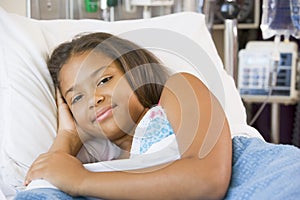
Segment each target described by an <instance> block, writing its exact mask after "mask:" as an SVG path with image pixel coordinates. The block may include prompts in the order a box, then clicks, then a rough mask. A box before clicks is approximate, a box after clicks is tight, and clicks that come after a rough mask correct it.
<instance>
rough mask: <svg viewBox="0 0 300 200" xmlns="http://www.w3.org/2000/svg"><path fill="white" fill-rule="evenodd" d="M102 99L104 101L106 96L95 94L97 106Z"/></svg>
mask: <svg viewBox="0 0 300 200" xmlns="http://www.w3.org/2000/svg"><path fill="white" fill-rule="evenodd" d="M102 101H104V96H102V95H96V96H95V106H97V105H98V104H100V103H101V102H102Z"/></svg>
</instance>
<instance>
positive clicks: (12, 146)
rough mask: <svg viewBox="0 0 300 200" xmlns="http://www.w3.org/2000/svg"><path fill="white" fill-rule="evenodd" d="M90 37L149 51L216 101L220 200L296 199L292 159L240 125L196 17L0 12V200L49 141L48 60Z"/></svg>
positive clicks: (53, 124) (17, 186)
mask: <svg viewBox="0 0 300 200" xmlns="http://www.w3.org/2000/svg"><path fill="white" fill-rule="evenodd" d="M95 31H104V32H109V33H112V34H116V35H118V36H120V37H122V38H126V39H129V40H132V41H133V42H136V43H137V44H139V45H141V46H142V47H145V48H147V49H149V50H150V51H152V52H153V53H154V54H155V55H157V56H158V57H159V58H160V59H161V60H162V62H163V63H164V64H165V65H166V66H168V67H170V68H171V69H172V70H173V71H174V72H176V71H185V72H189V73H192V74H194V75H196V76H197V77H199V78H200V79H201V80H202V81H203V82H204V83H205V84H206V85H207V87H208V88H209V89H210V90H211V91H212V93H213V94H214V95H215V96H216V97H217V98H218V100H219V102H220V103H221V105H222V107H223V108H224V110H225V113H226V116H227V118H228V121H229V126H230V129H231V134H232V138H233V141H234V142H233V145H234V146H233V151H234V155H233V174H232V180H231V184H230V187H229V190H228V194H227V196H226V199H257V197H266V198H270V197H271V198H273V199H274V198H275V197H278V198H279V199H280V198H282V197H286V198H285V199H289V198H290V199H293V198H294V197H296V196H298V197H300V190H299V188H300V181H298V180H300V153H299V152H300V151H298V149H297V148H296V147H293V146H289V145H274V144H269V143H266V142H265V141H264V140H263V138H262V136H261V135H260V133H259V132H258V131H257V130H256V129H254V128H253V127H251V126H249V125H248V124H247V121H246V112H245V108H244V106H243V103H242V100H241V98H240V95H239V93H238V92H237V90H236V87H235V83H234V81H233V79H232V77H230V76H229V75H228V74H227V73H226V71H225V70H224V69H223V64H222V61H221V59H220V57H219V55H218V53H217V50H216V48H215V45H214V42H213V40H212V38H211V35H210V33H209V31H208V30H207V27H206V25H205V19H204V16H203V15H202V14H199V13H198V14H197V13H192V12H183V13H177V14H171V15H167V16H162V17H156V18H151V19H140V20H125V21H118V22H104V21H101V20H90V19H89V20H48V21H42V20H33V19H28V18H25V17H21V16H17V15H14V14H9V13H7V12H5V11H4V10H2V9H1V8H0V35H1V37H0V44H1V46H0V72H1V73H0V142H1V146H0V178H1V179H0V187H1V192H0V199H1V198H7V199H12V198H13V197H14V195H15V194H16V192H17V191H19V190H22V189H23V180H24V176H25V174H26V171H27V170H28V167H29V166H30V165H31V163H32V162H33V161H34V160H35V158H36V157H37V156H38V155H39V154H40V153H43V152H46V151H47V149H48V148H49V146H50V145H51V143H52V141H53V139H54V137H55V133H56V128H57V121H56V104H55V97H54V87H53V83H52V80H51V77H50V74H49V72H48V69H47V66H46V60H47V58H48V56H49V54H50V53H51V51H52V50H53V49H54V48H55V47H56V46H57V45H58V44H60V43H62V42H64V41H66V40H70V39H71V38H73V37H74V36H75V35H77V34H79V33H82V32H95ZM275 146H276V148H274V147H275ZM91 148H92V147H91ZM87 151H89V150H88V148H87ZM94 153H95V152H94ZM275 155H276V159H274V157H275ZM125 167H126V166H125ZM269 170H270V171H269ZM290 177H294V178H293V179H291V178H290ZM187 192H188V191H187Z"/></svg>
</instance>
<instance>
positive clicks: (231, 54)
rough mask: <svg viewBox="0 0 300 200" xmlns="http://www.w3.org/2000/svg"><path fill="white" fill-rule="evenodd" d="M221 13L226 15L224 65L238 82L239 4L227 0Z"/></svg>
mask: <svg viewBox="0 0 300 200" xmlns="http://www.w3.org/2000/svg"><path fill="white" fill-rule="evenodd" d="M221 14H222V16H223V17H224V19H225V20H224V25H225V30H224V66H225V70H226V71H227V73H228V74H229V75H230V76H232V78H233V79H234V82H235V83H236V84H237V66H238V61H237V57H238V38H237V16H238V14H239V6H238V5H237V3H236V1H235V0H226V1H224V3H223V4H222V5H221Z"/></svg>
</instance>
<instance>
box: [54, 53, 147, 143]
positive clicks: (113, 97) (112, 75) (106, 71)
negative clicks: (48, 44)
mask: <svg viewBox="0 0 300 200" xmlns="http://www.w3.org/2000/svg"><path fill="white" fill-rule="evenodd" d="M59 80H60V87H61V93H62V95H63V97H64V98H65V100H66V102H67V104H68V106H69V108H70V110H71V112H72V114H73V117H74V119H75V121H76V123H77V126H78V127H79V128H80V129H81V131H83V132H84V133H87V134H89V135H92V136H96V137H99V136H100V137H101V136H103V135H105V136H106V137H107V138H108V139H110V140H112V141H114V140H117V139H120V138H121V137H123V136H124V135H125V134H132V132H133V130H134V128H135V126H136V124H137V123H138V121H139V120H140V118H141V117H142V116H143V113H144V112H145V108H144V107H143V105H142V104H141V103H140V102H139V100H138V98H137V96H136V95H135V94H134V92H133V90H132V89H131V87H130V85H129V84H128V82H127V80H126V78H125V76H124V73H123V72H122V70H121V67H120V66H119V64H118V63H117V62H113V60H112V59H111V58H109V57H108V56H106V55H104V54H102V53H92V52H86V53H83V54H79V55H74V56H72V57H71V58H70V59H69V61H68V62H67V63H66V64H65V65H64V66H63V67H62V69H61V71H60V73H59ZM81 131H79V132H81Z"/></svg>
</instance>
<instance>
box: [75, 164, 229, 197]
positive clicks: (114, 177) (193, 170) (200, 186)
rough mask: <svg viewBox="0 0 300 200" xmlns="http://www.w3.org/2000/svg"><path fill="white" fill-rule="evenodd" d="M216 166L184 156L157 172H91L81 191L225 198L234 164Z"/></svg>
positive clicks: (88, 193) (127, 194) (99, 195)
mask: <svg viewBox="0 0 300 200" xmlns="http://www.w3.org/2000/svg"><path fill="white" fill-rule="evenodd" d="M218 164H219V163H218ZM216 166H218V165H214V166H207V165H206V166H205V165H201V160H195V159H182V160H178V161H176V162H174V163H172V164H171V165H168V166H165V167H164V168H161V169H158V170H155V171H153V172H144V173H139V172H105V173H94V172H91V173H89V175H88V176H87V177H86V179H84V180H83V182H82V184H81V185H80V186H79V187H78V188H80V191H78V192H79V194H80V195H88V196H95V197H101V198H104V199H174V198H176V199H221V198H222V197H223V195H224V194H225V192H226V190H227V187H228V183H229V178H228V177H230V167H229V168H227V167H222V169H220V168H219V167H216ZM219 166H220V165H219ZM222 166H224V163H223V165H222Z"/></svg>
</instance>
